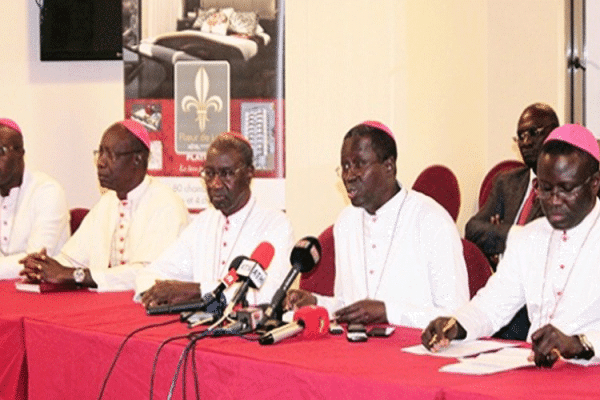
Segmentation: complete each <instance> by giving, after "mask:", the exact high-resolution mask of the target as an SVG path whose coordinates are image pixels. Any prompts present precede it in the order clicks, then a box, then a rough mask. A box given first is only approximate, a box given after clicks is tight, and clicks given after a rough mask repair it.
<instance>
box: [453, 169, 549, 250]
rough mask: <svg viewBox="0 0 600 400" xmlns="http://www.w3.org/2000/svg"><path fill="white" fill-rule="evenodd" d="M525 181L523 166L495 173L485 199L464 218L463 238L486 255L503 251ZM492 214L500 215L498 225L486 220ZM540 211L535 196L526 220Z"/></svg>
mask: <svg viewBox="0 0 600 400" xmlns="http://www.w3.org/2000/svg"><path fill="white" fill-rule="evenodd" d="M528 185H529V168H528V167H525V166H523V167H519V168H516V169H513V170H510V171H506V172H503V173H500V174H498V176H497V177H496V179H495V180H494V185H493V186H492V191H491V193H490V195H489V197H488V199H487V201H486V202H485V204H484V205H483V207H482V208H481V210H479V211H478V212H477V214H475V215H474V216H473V217H471V219H470V220H469V222H467V226H466V227H465V239H468V240H470V241H471V242H473V243H475V244H476V245H477V247H479V248H480V249H481V251H483V253H484V254H485V255H486V256H488V257H489V256H491V255H494V254H502V253H504V247H505V245H506V236H507V235H508V230H509V229H510V227H511V226H512V225H513V222H514V221H515V218H516V216H517V212H518V211H519V207H520V206H521V203H522V202H523V198H524V197H525V195H526V193H525V192H526V191H527V186H528ZM496 214H498V215H500V220H501V221H502V223H501V224H499V225H496V224H492V223H491V222H490V218H491V217H492V216H493V215H496ZM543 215H544V213H543V212H542V208H541V206H540V202H539V200H538V199H536V201H535V203H534V204H533V207H532V208H531V212H530V214H529V217H528V218H527V222H529V221H531V220H533V219H536V218H539V217H541V216H543Z"/></svg>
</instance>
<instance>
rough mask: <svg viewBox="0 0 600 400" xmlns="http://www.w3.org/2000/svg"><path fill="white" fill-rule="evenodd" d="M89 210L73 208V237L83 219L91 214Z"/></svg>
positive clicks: (71, 212)
mask: <svg viewBox="0 0 600 400" xmlns="http://www.w3.org/2000/svg"><path fill="white" fill-rule="evenodd" d="M89 211H90V210H89V208H72V209H71V211H70V214H71V235H72V234H74V233H75V231H76V230H77V228H79V225H80V224H81V221H83V218H84V217H85V216H86V215H87V213H88V212H89Z"/></svg>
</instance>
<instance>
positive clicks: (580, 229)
mask: <svg viewBox="0 0 600 400" xmlns="http://www.w3.org/2000/svg"><path fill="white" fill-rule="evenodd" d="M599 214H600V204H599V202H598V201H596V204H594V208H592V211H590V212H589V213H588V215H586V216H585V218H584V219H583V220H582V221H581V222H580V223H579V224H578V225H576V226H574V227H573V228H571V229H567V230H564V229H554V228H552V230H553V231H557V232H559V233H560V235H561V236H562V237H563V238H566V239H570V238H575V237H579V236H585V235H586V234H587V233H588V232H589V230H590V228H591V226H592V225H593V224H594V222H595V221H596V220H597V219H598V215H599Z"/></svg>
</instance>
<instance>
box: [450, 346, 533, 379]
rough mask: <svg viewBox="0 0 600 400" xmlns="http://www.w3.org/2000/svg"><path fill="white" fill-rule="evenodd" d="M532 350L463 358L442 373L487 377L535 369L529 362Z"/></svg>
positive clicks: (511, 350) (499, 352)
mask: <svg viewBox="0 0 600 400" xmlns="http://www.w3.org/2000/svg"><path fill="white" fill-rule="evenodd" d="M530 353H531V349H524V348H504V349H502V350H499V351H496V352H494V353H483V354H480V355H478V356H477V357H474V358H462V359H460V360H459V362H458V363H456V364H449V365H445V366H443V367H442V368H440V371H441V372H453V373H457V374H468V375H487V374H494V373H496V372H502V371H508V370H511V369H517V368H522V367H533V366H535V363H534V362H533V361H528V360H527V357H528V356H529V354H530Z"/></svg>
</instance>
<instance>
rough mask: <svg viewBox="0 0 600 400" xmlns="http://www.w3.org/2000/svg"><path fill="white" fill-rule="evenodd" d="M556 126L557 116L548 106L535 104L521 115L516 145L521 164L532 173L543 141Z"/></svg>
mask: <svg viewBox="0 0 600 400" xmlns="http://www.w3.org/2000/svg"><path fill="white" fill-rule="evenodd" d="M558 125H559V121H558V116H557V115H556V112H555V111H554V110H553V109H552V107H550V106H549V105H548V104H544V103H535V104H532V105H530V106H528V107H527V108H525V110H524V111H523V112H522V113H521V116H520V117H519V122H518V124H517V144H518V146H519V151H520V152H521V157H523V162H524V163H525V164H526V165H527V166H528V167H529V168H531V169H533V171H535V170H536V166H537V158H538V156H539V154H540V150H541V148H542V144H543V143H544V140H545V139H546V137H548V135H549V134H550V132H552V131H553V130H554V129H555V128H557V127H558Z"/></svg>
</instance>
